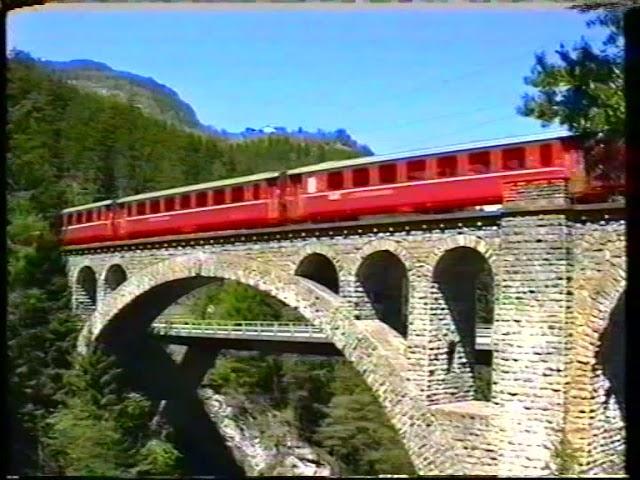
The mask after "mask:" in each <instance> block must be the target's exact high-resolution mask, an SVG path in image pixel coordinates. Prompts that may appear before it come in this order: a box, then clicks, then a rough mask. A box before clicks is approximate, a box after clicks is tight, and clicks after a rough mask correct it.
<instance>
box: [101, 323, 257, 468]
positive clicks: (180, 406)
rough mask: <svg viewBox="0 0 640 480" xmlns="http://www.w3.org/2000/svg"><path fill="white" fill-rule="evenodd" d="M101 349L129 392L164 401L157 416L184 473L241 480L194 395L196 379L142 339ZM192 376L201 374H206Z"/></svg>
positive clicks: (155, 345)
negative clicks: (164, 425)
mask: <svg viewBox="0 0 640 480" xmlns="http://www.w3.org/2000/svg"><path fill="white" fill-rule="evenodd" d="M106 348H107V351H108V352H109V353H111V354H113V355H114V356H115V357H116V359H117V361H118V364H119V366H120V368H122V369H123V372H124V378H125V380H126V381H127V383H128V384H129V385H130V386H131V387H132V388H133V389H135V390H137V391H140V392H142V393H143V394H144V395H145V396H146V397H147V398H148V399H150V400H152V401H153V402H154V403H158V404H159V403H160V402H162V401H163V400H164V404H163V411H162V415H163V418H164V420H165V421H166V422H167V423H168V425H169V426H170V427H171V428H172V430H173V432H174V438H175V446H176V448H177V449H178V451H180V453H181V454H182V455H183V456H184V460H185V467H186V472H185V473H187V474H188V475H207V476H210V475H213V476H225V477H230V478H238V477H243V476H245V473H244V471H243V469H242V467H241V466H240V465H239V464H238V463H237V462H236V460H235V459H234V457H233V454H232V452H231V450H230V449H229V448H228V447H227V446H226V444H225V441H224V438H223V436H222V435H221V433H220V432H219V430H218V427H217V426H216V425H215V423H214V422H213V421H212V420H211V418H210V417H209V415H208V414H207V412H206V410H205V407H204V404H203V402H202V400H201V399H200V397H199V395H198V392H197V388H198V385H199V383H200V381H199V379H198V380H197V381H194V378H193V377H196V376H197V377H200V378H201V375H198V374H196V375H189V373H190V372H185V371H184V368H181V366H180V365H178V364H176V363H175V362H174V361H173V359H172V358H171V356H170V355H169V354H168V353H167V352H166V351H165V349H164V348H163V347H162V345H161V344H160V343H159V342H157V341H155V340H154V339H152V338H150V337H149V336H146V335H145V336H142V337H141V338H138V339H137V340H136V341H135V345H133V344H132V343H130V342H122V343H120V344H118V343H117V342H116V343H114V342H111V344H109V345H106ZM211 357H212V358H215V352H211ZM187 368H189V367H187ZM197 370H204V371H205V372H206V370H207V368H206V367H203V368H197ZM190 377H192V378H190Z"/></svg>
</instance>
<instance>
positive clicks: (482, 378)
mask: <svg viewBox="0 0 640 480" xmlns="http://www.w3.org/2000/svg"><path fill="white" fill-rule="evenodd" d="M474 374H475V376H474V383H475V389H474V398H475V400H480V401H484V402H488V401H490V400H491V367H490V366H488V365H476V366H475V369H474Z"/></svg>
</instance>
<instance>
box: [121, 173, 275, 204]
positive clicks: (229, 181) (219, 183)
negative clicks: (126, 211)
mask: <svg viewBox="0 0 640 480" xmlns="http://www.w3.org/2000/svg"><path fill="white" fill-rule="evenodd" d="M279 175H280V172H262V173H257V174H255V175H247V176H244V177H234V178H225V179H223V180H216V181H214V182H206V183H198V184H196V185H187V186H185V187H176V188H170V189H167V190H160V191H156V192H148V193H141V194H139V195H131V196H129V197H122V198H119V199H118V200H116V201H117V202H118V203H122V202H132V201H135V200H146V199H148V198H156V197H164V196H166V195H178V194H180V193H187V192H194V191H197V190H208V189H210V188H219V187H226V186H228V185H236V184H239V183H249V182H257V181H259V180H266V179H268V178H274V177H277V176H279Z"/></svg>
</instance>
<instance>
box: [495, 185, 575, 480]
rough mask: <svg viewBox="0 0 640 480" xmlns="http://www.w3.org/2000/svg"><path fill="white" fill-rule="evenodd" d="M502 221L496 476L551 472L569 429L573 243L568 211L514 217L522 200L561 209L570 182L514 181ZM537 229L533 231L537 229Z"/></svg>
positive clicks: (496, 343)
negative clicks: (566, 417) (566, 426)
mask: <svg viewBox="0 0 640 480" xmlns="http://www.w3.org/2000/svg"><path fill="white" fill-rule="evenodd" d="M506 187H507V191H508V193H507V201H506V202H505V209H506V210H507V213H506V214H505V216H504V217H503V219H502V222H501V233H502V236H501V246H500V248H501V252H500V258H499V267H498V268H499V270H500V294H499V296H498V305H497V308H496V317H497V318H496V321H495V326H494V332H493V340H494V343H495V345H496V347H495V350H494V386H495V388H494V393H493V401H494V402H495V404H496V405H498V406H499V407H500V409H501V410H502V415H501V418H500V423H501V425H499V426H498V428H497V432H496V436H497V440H498V445H499V451H500V452H501V454H500V460H499V464H498V472H497V473H498V475H501V476H502V475H505V476H529V475H534V476H537V475H548V474H549V473H550V471H553V470H554V469H555V461H554V458H553V453H554V449H556V448H558V446H559V445H560V439H561V437H562V435H563V429H564V410H565V381H566V377H565V375H566V365H565V364H566V349H565V344H566V339H567V334H568V324H567V313H568V311H569V307H570V303H569V297H568V293H569V289H568V286H569V276H570V273H571V265H570V258H571V252H570V245H569V240H570V238H569V228H568V221H567V218H566V214H564V213H550V214H540V213H539V212H536V214H534V215H515V216H511V215H510V214H509V212H510V211H513V210H517V208H518V207H519V206H521V205H526V206H527V207H528V208H530V207H531V205H532V203H535V202H541V204H540V206H545V207H550V206H556V207H557V206H560V207H561V206H563V205H566V204H567V203H568V201H567V193H566V183H565V182H563V181H558V182H549V183H543V184H535V185H531V184H525V185H521V184H509V185H507V186H506ZM532 232H535V233H532Z"/></svg>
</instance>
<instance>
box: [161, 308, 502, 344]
mask: <svg viewBox="0 0 640 480" xmlns="http://www.w3.org/2000/svg"><path fill="white" fill-rule="evenodd" d="M151 328H152V330H153V331H154V332H155V333H157V334H160V335H162V334H165V335H181V336H189V335H193V336H204V337H233V338H238V337H240V338H241V337H243V336H246V337H262V338H268V337H292V338H293V337H295V338H309V339H310V340H311V339H314V340H316V341H317V340H318V339H326V340H327V341H329V340H328V339H327V337H326V336H325V335H324V333H323V332H322V329H321V328H320V327H317V326H315V325H311V324H309V323H302V322H260V321H253V322H236V323H230V322H224V321H220V320H217V321H216V320H202V319H195V318H194V317H193V316H192V315H186V314H165V315H161V316H160V318H159V319H158V320H157V321H156V322H155V323H154V324H153V325H152V326H151ZM492 331H493V326H492V325H491V324H479V325H478V326H477V327H476V348H477V349H480V350H490V349H491V348H492V344H491V343H492V342H491V336H492Z"/></svg>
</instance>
